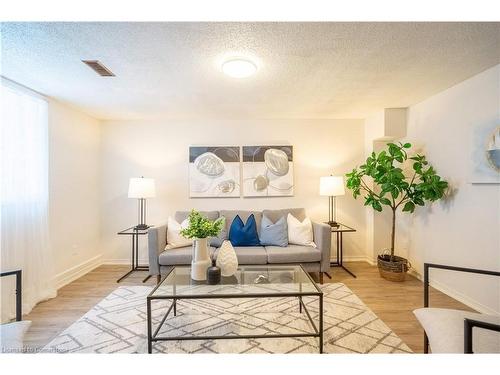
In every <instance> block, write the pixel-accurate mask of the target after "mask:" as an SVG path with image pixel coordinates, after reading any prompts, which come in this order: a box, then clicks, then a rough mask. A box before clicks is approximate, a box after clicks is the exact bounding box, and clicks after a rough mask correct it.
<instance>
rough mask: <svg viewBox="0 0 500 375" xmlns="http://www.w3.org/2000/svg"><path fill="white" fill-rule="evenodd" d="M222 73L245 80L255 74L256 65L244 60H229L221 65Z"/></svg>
mask: <svg viewBox="0 0 500 375" xmlns="http://www.w3.org/2000/svg"><path fill="white" fill-rule="evenodd" d="M222 72H223V73H224V74H226V75H228V76H229V77H233V78H246V77H250V76H251V75H254V74H255V73H256V72H257V65H255V64H254V63H253V62H251V61H249V60H246V59H241V58H236V59H230V60H227V61H225V62H224V63H223V64H222Z"/></svg>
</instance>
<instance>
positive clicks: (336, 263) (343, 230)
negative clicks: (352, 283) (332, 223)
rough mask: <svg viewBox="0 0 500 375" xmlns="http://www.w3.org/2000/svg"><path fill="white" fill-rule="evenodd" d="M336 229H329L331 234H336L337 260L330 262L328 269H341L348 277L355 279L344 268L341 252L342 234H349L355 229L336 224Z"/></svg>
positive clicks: (353, 275)
mask: <svg viewBox="0 0 500 375" xmlns="http://www.w3.org/2000/svg"><path fill="white" fill-rule="evenodd" d="M338 224H339V226H338V227H331V228H332V233H335V234H336V237H337V238H336V243H337V259H335V261H334V262H330V267H341V268H342V269H343V270H344V271H346V272H347V273H348V274H349V275H351V276H352V277H354V278H356V275H355V274H354V273H352V272H351V271H349V270H348V269H347V268H346V267H344V264H343V262H344V251H343V234H344V233H349V232H356V229H354V228H351V227H349V226H347V225H344V224H342V223H338Z"/></svg>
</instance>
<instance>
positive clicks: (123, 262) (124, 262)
mask: <svg viewBox="0 0 500 375" xmlns="http://www.w3.org/2000/svg"><path fill="white" fill-rule="evenodd" d="M130 262H131V260H130V258H123V259H120V258H118V259H104V260H103V261H102V262H101V264H105V265H114V266H124V265H126V266H130ZM148 263H149V260H148V259H139V265H145V266H147V265H148Z"/></svg>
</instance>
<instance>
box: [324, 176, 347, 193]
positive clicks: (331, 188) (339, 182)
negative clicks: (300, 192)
mask: <svg viewBox="0 0 500 375" xmlns="http://www.w3.org/2000/svg"><path fill="white" fill-rule="evenodd" d="M344 194H345V189H344V177H343V176H326V177H320V179H319V195H325V196H328V197H336V196H339V195H344Z"/></svg>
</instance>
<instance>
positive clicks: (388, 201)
mask: <svg viewBox="0 0 500 375" xmlns="http://www.w3.org/2000/svg"><path fill="white" fill-rule="evenodd" d="M379 201H380V203H382V204H385V205H386V206H390V205H391V201H390V200H389V199H387V198H380V199H379Z"/></svg>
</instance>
